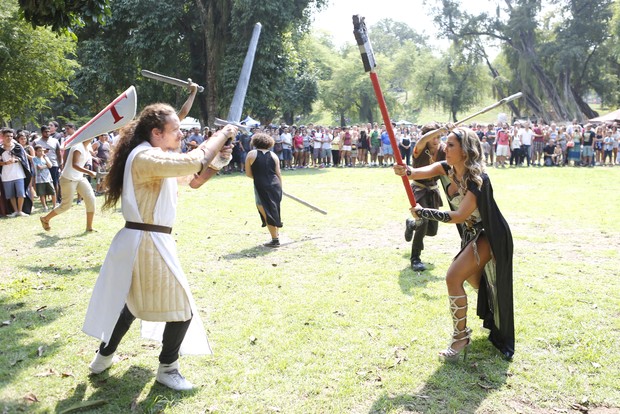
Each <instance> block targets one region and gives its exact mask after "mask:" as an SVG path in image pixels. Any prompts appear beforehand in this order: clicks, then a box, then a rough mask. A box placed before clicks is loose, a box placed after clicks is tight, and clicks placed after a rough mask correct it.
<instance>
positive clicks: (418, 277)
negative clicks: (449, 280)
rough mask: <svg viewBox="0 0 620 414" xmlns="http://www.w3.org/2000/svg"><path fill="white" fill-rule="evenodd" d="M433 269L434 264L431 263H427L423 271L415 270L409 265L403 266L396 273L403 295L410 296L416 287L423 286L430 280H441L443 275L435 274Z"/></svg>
mask: <svg viewBox="0 0 620 414" xmlns="http://www.w3.org/2000/svg"><path fill="white" fill-rule="evenodd" d="M433 269H435V266H434V265H432V264H427V265H426V270H425V271H423V272H416V271H414V270H412V269H411V266H407V267H405V268H404V269H403V270H401V271H400V274H399V275H398V285H399V286H400V290H401V291H402V292H403V293H404V294H405V295H409V296H412V295H413V294H414V293H415V290H416V289H418V288H421V287H424V286H426V285H427V284H428V283H430V282H436V281H438V280H441V279H442V278H443V277H439V276H436V275H435V274H434V273H433Z"/></svg>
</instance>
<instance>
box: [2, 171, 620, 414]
mask: <svg viewBox="0 0 620 414" xmlns="http://www.w3.org/2000/svg"><path fill="white" fill-rule="evenodd" d="M490 175H491V179H492V182H493V186H494V190H495V196H496V199H497V201H498V204H499V205H500V208H501V209H502V212H503V213H504V215H505V216H506V218H507V220H508V222H509V223H510V225H511V228H512V232H513V236H514V243H515V257H514V292H515V323H516V341H517V342H516V353H515V357H514V360H513V361H512V362H507V361H505V360H503V359H501V358H500V357H499V356H498V354H497V353H496V352H495V350H494V348H493V347H492V346H491V344H490V343H489V342H488V341H487V340H486V334H485V332H484V331H483V330H482V329H481V328H480V325H481V324H480V321H479V320H477V319H476V318H475V317H473V313H470V320H469V321H470V326H471V327H472V328H473V330H474V336H473V345H472V348H471V350H470V358H469V359H468V361H467V362H466V363H463V362H460V363H459V364H443V363H441V362H439V361H438V360H437V357H436V354H437V351H438V350H440V349H442V348H444V347H445V346H446V345H447V344H448V335H449V333H450V331H451V322H450V319H449V312H448V309H447V298H446V290H445V282H444V279H443V278H444V274H445V272H446V269H447V267H448V265H449V264H450V261H451V258H452V257H453V256H454V254H456V252H457V251H458V243H459V241H458V236H457V232H456V230H455V228H454V226H452V225H444V224H441V225H440V231H439V234H438V235H437V237H434V238H429V239H428V240H427V241H426V243H425V244H426V250H425V251H424V254H423V260H424V261H425V262H426V263H427V264H428V267H429V270H428V271H426V272H424V273H421V274H414V272H412V271H411V270H410V268H409V266H408V265H409V261H408V259H409V249H410V245H409V244H408V243H406V242H405V241H404V240H403V230H404V219H405V217H406V216H407V212H408V209H407V201H406V196H405V193H404V191H403V188H402V183H401V181H400V179H398V178H397V177H395V176H394V174H393V173H392V172H391V170H390V169H368V168H364V169H363V168H358V169H346V170H342V169H325V170H320V171H319V170H303V171H294V172H285V173H284V184H285V190H286V191H288V192H290V193H291V194H294V195H296V196H298V197H301V198H303V199H305V200H307V201H308V202H311V203H313V204H315V205H317V206H319V207H321V208H323V209H325V210H327V211H328V212H329V214H328V215H326V216H323V215H321V214H318V213H316V212H313V211H311V210H309V209H308V208H306V207H304V206H302V205H300V204H297V203H295V202H294V201H292V200H290V199H287V198H285V200H284V201H283V203H282V209H283V221H284V224H285V227H284V228H283V229H282V241H283V242H284V246H283V247H282V248H280V249H278V250H268V249H266V248H263V247H259V246H260V244H262V243H263V242H265V241H267V240H268V234H267V232H266V231H265V229H261V228H260V222H259V219H258V214H257V213H256V211H255V208H254V202H253V200H254V195H253V191H252V184H251V181H250V180H249V179H247V178H245V177H243V176H240V175H229V176H222V177H216V178H215V179H214V180H213V181H212V182H210V183H208V184H207V185H206V187H205V188H203V189H201V190H199V191H193V190H189V189H188V188H187V187H181V188H180V203H179V208H178V217H177V222H176V224H175V227H174V232H173V234H174V235H175V239H176V240H177V243H178V250H179V255H180V259H181V262H182V264H183V267H184V269H185V272H186V274H187V276H188V279H189V281H190V284H191V286H192V291H193V294H194V297H195V300H196V302H197V304H198V308H199V311H200V312H201V315H202V318H203V320H204V321H205V327H206V328H207V330H208V333H209V338H210V341H211V344H212V346H213V348H214V352H215V355H214V356H209V357H182V358H181V370H182V372H183V373H184V375H185V376H186V377H187V378H188V379H189V380H190V381H192V382H193V383H194V384H197V385H198V386H199V387H200V388H199V389H198V390H197V391H196V392H194V393H192V394H188V395H183V394H180V393H176V392H173V391H170V390H167V389H165V388H164V387H162V386H160V385H157V384H155V383H154V375H155V371H156V368H157V355H158V353H159V349H158V347H157V344H155V343H153V342H149V341H146V340H143V339H141V338H140V337H139V332H138V323H136V324H135V325H134V327H132V329H131V330H130V332H129V334H128V335H127V337H126V338H125V339H124V341H123V342H122V343H121V346H120V348H119V355H120V356H121V358H122V361H121V362H119V363H118V364H116V365H114V366H113V367H112V368H111V369H110V370H109V372H106V373H104V374H101V375H98V376H89V375H88V369H87V365H88V363H89V362H90V360H91V359H92V357H93V355H94V351H95V349H96V347H97V341H96V340H94V339H93V338H90V337H88V336H86V335H85V334H83V333H82V332H81V325H82V322H83V320H84V314H85V312H86V307H87V304H88V300H89V298H90V295H91V292H92V288H93V285H94V283H95V280H96V278H97V274H98V270H99V267H100V265H101V263H102V261H103V258H104V256H105V254H106V252H107V248H108V246H109V244H110V241H111V239H112V237H113V236H114V234H115V233H116V232H117V231H118V229H119V228H120V227H121V226H122V218H121V216H120V214H119V213H103V214H102V213H101V212H100V211H98V212H97V215H96V217H95V226H96V227H97V228H98V229H99V232H98V233H94V234H86V233H84V232H83V229H84V227H85V214H84V210H83V207H81V206H76V207H74V208H73V209H71V210H70V211H68V212H67V213H65V214H63V215H62V216H59V217H58V218H56V219H54V220H52V222H51V225H52V230H51V231H50V232H44V231H42V229H41V227H40V224H39V220H38V215H39V214H38V213H35V214H33V216H32V217H30V218H15V219H2V220H0V234H2V239H1V240H2V259H1V260H0V271H1V274H2V278H1V279H0V280H1V281H0V303H1V306H0V322H2V327H0V412H2V413H22V412H29V413H30V412H33V413H60V412H63V410H67V409H70V408H72V407H76V405H78V404H84V403H91V404H93V405H96V404H98V403H100V402H101V403H102V404H104V405H100V406H94V407H85V408H84V409H82V412H85V411H87V412H92V413H121V412H123V413H124V412H132V413H134V412H135V413H159V412H166V413H205V412H208V413H211V412H216V413H277V412H280V413H390V414H392V413H405V412H418V413H471V412H478V413H514V412H521V413H551V412H573V410H574V407H575V404H580V405H582V406H586V407H589V408H590V409H591V410H592V409H594V408H595V407H610V410H609V411H607V412H617V411H616V410H619V409H620V372H619V368H618V367H620V356H619V353H618V352H617V351H616V350H617V340H618V336H619V333H620V299H619V295H618V291H619V290H620V278H619V277H618V276H619V274H618V261H619V259H620V257H619V253H618V252H619V250H620V226H619V225H618V214H617V209H618V205H619V201H620V197H619V196H618V193H617V187H618V185H617V183H618V181H619V179H620V168H603V167H597V168H590V169H588V168H538V169H533V168H531V169H507V170H494V169H490ZM98 203H99V204H100V203H101V199H98ZM468 292H470V293H472V295H470V298H471V301H472V305H473V302H475V294H474V293H473V291H472V290H471V289H468ZM3 321H4V322H3ZM35 400H36V401H35ZM600 409H602V408H600ZM593 412H594V411H593Z"/></svg>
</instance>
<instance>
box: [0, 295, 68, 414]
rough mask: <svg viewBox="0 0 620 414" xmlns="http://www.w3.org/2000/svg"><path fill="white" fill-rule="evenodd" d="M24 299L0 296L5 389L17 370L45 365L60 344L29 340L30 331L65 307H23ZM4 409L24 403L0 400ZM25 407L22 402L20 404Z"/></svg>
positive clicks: (0, 369)
mask: <svg viewBox="0 0 620 414" xmlns="http://www.w3.org/2000/svg"><path fill="white" fill-rule="evenodd" d="M26 306H27V305H26V304H25V303H24V302H19V301H12V300H10V299H7V298H6V297H4V298H0V320H1V321H3V322H2V326H1V327H0V388H5V387H7V386H8V385H9V384H11V383H12V382H13V381H14V380H15V379H16V378H18V377H19V375H18V373H19V371H21V370H25V369H28V368H29V367H31V366H34V365H42V364H45V362H46V361H48V360H49V359H50V357H51V356H52V355H54V354H55V353H57V352H58V351H59V349H60V347H61V343H60V341H55V340H54V339H53V338H48V340H47V341H37V342H34V341H32V340H31V337H32V335H31V332H33V331H36V330H37V329H38V328H41V327H42V326H44V325H48V324H50V323H53V322H54V321H55V320H56V319H58V318H59V317H60V316H61V315H62V313H63V312H66V309H67V308H66V307H41V308H39V309H33V308H29V307H28V308H27V307H26ZM2 404H3V405H4V410H9V411H10V409H11V407H21V406H22V405H23V404H25V403H24V402H7V401H3V402H2ZM24 406H26V405H24Z"/></svg>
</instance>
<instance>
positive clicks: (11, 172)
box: [2, 147, 26, 183]
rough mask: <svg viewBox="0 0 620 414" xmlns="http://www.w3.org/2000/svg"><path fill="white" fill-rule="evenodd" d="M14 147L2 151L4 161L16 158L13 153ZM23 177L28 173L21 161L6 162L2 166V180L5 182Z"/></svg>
mask: <svg viewBox="0 0 620 414" xmlns="http://www.w3.org/2000/svg"><path fill="white" fill-rule="evenodd" d="M12 148H13V147H11V148H9V149H8V150H5V151H4V152H3V153H2V161H3V162H7V161H10V160H11V159H13V158H15V157H14V156H13V154H12V153H11V149H12ZM22 178H26V174H25V173H24V168H23V167H22V163H21V162H14V163H11V164H6V165H4V166H3V167H2V181H4V182H5V183H6V182H9V181H15V180H21V179H22Z"/></svg>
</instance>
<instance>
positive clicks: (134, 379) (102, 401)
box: [54, 366, 158, 413]
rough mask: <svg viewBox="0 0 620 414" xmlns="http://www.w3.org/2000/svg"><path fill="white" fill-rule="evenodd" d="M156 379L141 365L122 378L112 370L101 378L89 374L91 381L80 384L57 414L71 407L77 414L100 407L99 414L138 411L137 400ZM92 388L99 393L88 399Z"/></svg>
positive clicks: (63, 402)
mask: <svg viewBox="0 0 620 414" xmlns="http://www.w3.org/2000/svg"><path fill="white" fill-rule="evenodd" d="M153 376H154V375H153V372H152V371H151V370H149V369H146V368H143V367H139V366H131V367H129V369H128V370H127V371H125V373H124V374H123V375H122V376H120V377H118V376H114V375H109V373H108V371H104V372H103V373H101V374H99V375H89V376H88V382H81V383H79V384H78V385H77V386H76V387H75V390H74V392H73V394H72V395H71V396H70V397H68V398H65V399H63V400H60V401H58V402H57V403H56V407H55V409H54V412H55V413H61V412H63V411H65V410H68V409H71V408H75V412H83V411H86V410H88V409H95V408H96V407H100V409H99V410H98V412H106V413H122V412H125V413H127V412H135V411H136V407H137V405H138V402H137V399H138V397H139V396H140V394H141V393H142V390H143V389H144V387H145V386H146V385H147V383H149V382H150V381H152V379H153ZM89 385H90V386H91V387H92V388H94V389H95V392H93V393H92V394H91V395H90V396H89V397H87V398H85V396H86V391H87V389H88V388H89V387H88V386H89ZM78 407H83V408H78ZM71 412H74V411H71ZM145 412H149V411H145ZM150 412H158V411H150Z"/></svg>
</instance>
